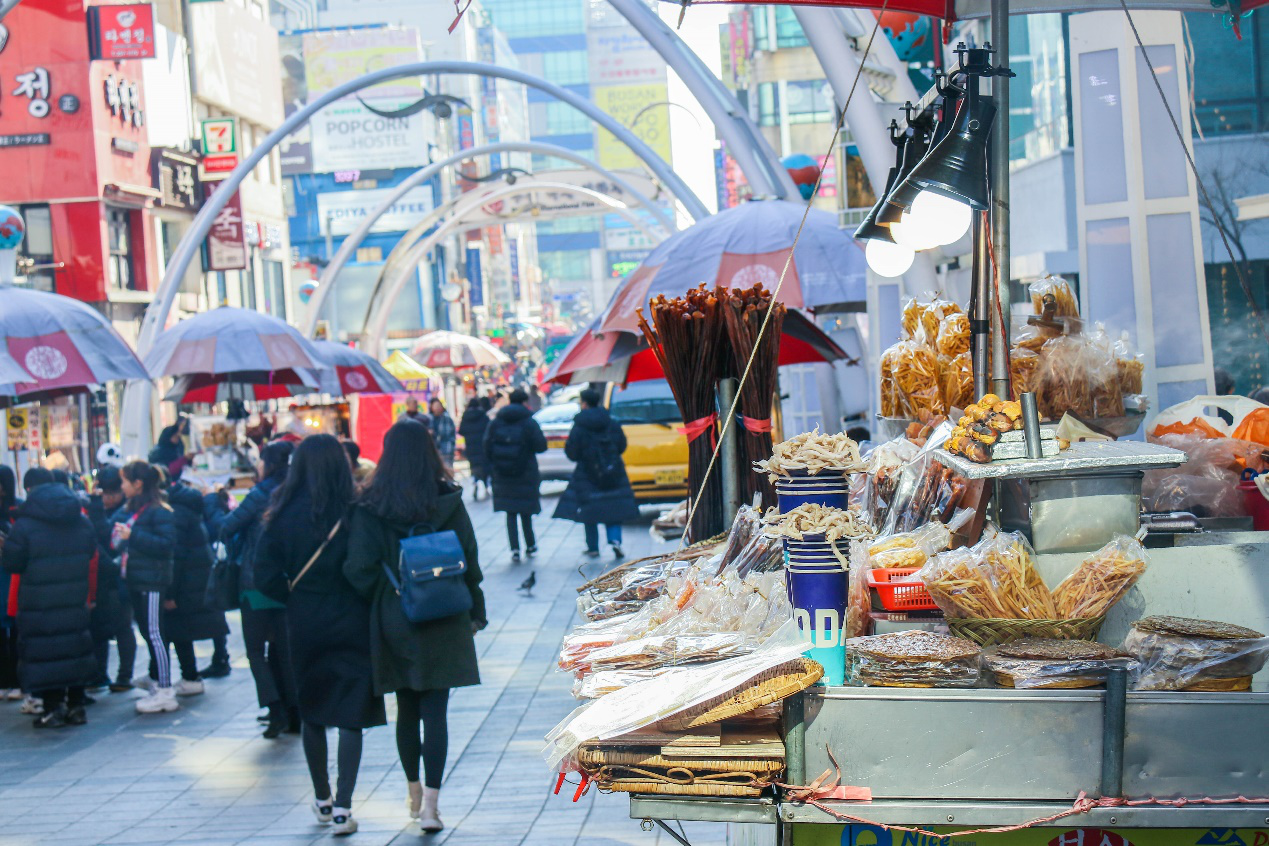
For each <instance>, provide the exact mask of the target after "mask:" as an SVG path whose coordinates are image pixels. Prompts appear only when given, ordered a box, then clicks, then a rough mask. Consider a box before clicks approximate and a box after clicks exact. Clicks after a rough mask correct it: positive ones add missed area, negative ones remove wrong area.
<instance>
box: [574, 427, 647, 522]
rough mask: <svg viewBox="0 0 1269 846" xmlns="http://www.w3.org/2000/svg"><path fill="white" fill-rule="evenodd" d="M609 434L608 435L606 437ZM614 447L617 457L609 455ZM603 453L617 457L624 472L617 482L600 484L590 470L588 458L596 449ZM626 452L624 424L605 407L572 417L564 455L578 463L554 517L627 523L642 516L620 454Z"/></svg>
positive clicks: (575, 520) (582, 520)
mask: <svg viewBox="0 0 1269 846" xmlns="http://www.w3.org/2000/svg"><path fill="white" fill-rule="evenodd" d="M605 436H606V437H605ZM609 449H611V450H612V451H613V452H615V456H609V455H607V451H608V450H609ZM596 451H598V452H603V453H604V454H605V457H607V458H615V460H616V461H617V463H618V464H619V465H620V468H621V472H620V473H619V474H616V475H617V476H619V479H618V480H617V481H616V483H615V484H613V483H610V484H609V485H607V486H601V485H600V484H599V481H598V480H597V479H595V478H593V477H592V474H591V473H590V472H588V466H589V465H588V462H587V460H586V459H587V457H588V456H589V455H591V454H592V453H593V452H596ZM625 451H626V433H625V432H623V431H622V430H621V424H620V423H618V422H617V421H615V420H613V419H612V416H611V415H610V414H609V413H608V409H606V408H585V409H582V410H581V411H580V412H578V414H577V416H576V417H574V418H573V428H572V429H570V430H569V433H568V441H567V442H566V443H565V444H564V454H565V455H567V456H568V457H569V459H571V460H572V461H574V462H575V463H576V464H577V468H576V469H575V470H574V471H573V477H572V479H570V480H569V483H568V489H567V490H566V491H564V494H563V496H561V497H560V501H559V504H558V505H557V506H556V507H555V516H556V517H558V518H560V519H562V520H573V521H574V522H577V523H624V522H626V521H627V520H634V519H635V518H637V517H638V516H639V505H638V504H637V503H636V502H635V497H634V490H633V489H632V488H631V487H630V479H629V477H627V476H626V465H625V462H624V461H622V460H621V454H622V453H623V452H625Z"/></svg>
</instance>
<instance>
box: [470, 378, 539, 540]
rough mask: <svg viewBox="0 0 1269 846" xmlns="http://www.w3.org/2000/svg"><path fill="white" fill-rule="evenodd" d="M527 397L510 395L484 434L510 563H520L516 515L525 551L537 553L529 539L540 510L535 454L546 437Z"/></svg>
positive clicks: (496, 508) (520, 391)
mask: <svg viewBox="0 0 1269 846" xmlns="http://www.w3.org/2000/svg"><path fill="white" fill-rule="evenodd" d="M528 399H529V395H528V394H526V393H525V392H524V390H523V389H521V388H516V389H515V390H514V391H512V392H511V396H510V402H508V403H507V404H506V405H504V406H503V407H502V408H500V409H499V410H498V413H497V415H495V416H494V419H493V422H492V423H490V424H489V430H488V431H487V432H485V459H486V460H487V461H488V462H489V466H490V469H492V470H493V501H494V511H505V512H507V541H508V542H509V543H510V544H511V561H512V563H516V562H519V560H520V536H519V534H517V532H516V516H517V515H519V518H520V524H521V526H522V527H523V528H524V543H525V547H526V548H525V552H526V553H528V554H529V555H533V554H535V553H536V552H537V551H538V543H537V539H536V538H534V536H533V515H534V514H537V513H539V512H540V511H541V510H542V499H541V494H540V491H539V488H541V487H542V474H541V473H539V472H538V455H537V454H538V453H540V452H546V436H545V435H543V434H542V428H541V427H540V426H538V421H536V420H534V419H533V412H531V411H529V409H528V407H526V406H525V403H526V402H527V401H528Z"/></svg>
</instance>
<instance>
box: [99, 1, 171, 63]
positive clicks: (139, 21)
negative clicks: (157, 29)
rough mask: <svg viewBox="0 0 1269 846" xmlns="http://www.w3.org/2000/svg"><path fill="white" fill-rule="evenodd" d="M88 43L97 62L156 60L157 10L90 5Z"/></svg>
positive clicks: (139, 5)
mask: <svg viewBox="0 0 1269 846" xmlns="http://www.w3.org/2000/svg"><path fill="white" fill-rule="evenodd" d="M88 41H89V46H90V49H91V52H92V57H93V58H94V59H106V60H109V61H116V62H117V61H120V60H123V59H153V58H154V55H155V53H154V7H153V6H151V5H150V4H148V3H132V4H128V5H126V6H89V7H88Z"/></svg>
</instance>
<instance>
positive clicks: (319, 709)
mask: <svg viewBox="0 0 1269 846" xmlns="http://www.w3.org/2000/svg"><path fill="white" fill-rule="evenodd" d="M352 498H353V480H352V470H351V468H350V467H349V464H348V459H347V454H346V453H345V452H344V449H343V447H342V446H341V445H340V443H339V441H338V440H337V439H335V438H334V437H332V436H330V435H312V436H310V437H308V438H306V439H304V441H302V442H301V443H300V445H299V446H298V447H297V448H296V450H295V453H294V454H293V456H292V458H291V469H290V471H289V473H288V474H287V478H286V482H285V483H284V484H283V485H282V487H281V488H279V489H278V491H277V493H276V494H274V497H273V501H272V503H271V504H270V506H269V511H268V513H267V514H266V515H265V529H264V534H263V535H262V536H261V538H260V544H259V546H258V548H257V550H256V561H255V576H256V587H257V588H258V589H259V590H261V591H262V592H263V593H264V594H265V596H268V597H269V598H270V599H273V600H275V601H277V602H281V603H284V604H285V605H286V624H287V629H288V631H289V633H290V643H291V665H292V667H293V668H294V671H295V677H296V684H297V687H298V689H299V693H298V699H299V708H300V716H301V718H302V719H303V731H302V734H303V741H304V756H305V758H306V759H307V760H308V768H309V774H310V775H311V776H312V779H313V791H314V794H315V798H314V802H313V812H314V813H315V814H316V815H317V818H318V820H319V821H321V822H331V821H333V822H334V824H335V833H336V834H351V833H352V832H354V831H356V830H357V823H356V821H355V820H354V819H353V818H352V814H351V811H350V809H351V808H352V794H353V788H354V787H355V786H356V784H357V770H358V768H359V767H360V765H361V732H362V729H367V728H371V727H373V726H381V725H384V724H386V723H387V714H386V713H385V711H384V707H383V696H381V695H379V694H377V693H376V692H375V690H374V678H373V675H372V672H371V664H370V604H369V603H368V602H367V601H366V600H365V599H363V598H362V597H361V596H359V595H358V594H357V592H356V591H355V590H353V587H352V585H351V584H349V583H348V580H347V579H346V578H345V577H344V574H343V564H344V559H345V558H346V557H347V555H348V521H347V513H348V508H349V506H350V505H351V504H352ZM332 531H333V532H334V534H332ZM315 555H316V557H314V556H315ZM306 568H307V569H306ZM332 727H333V728H337V729H339V751H338V755H337V761H338V767H339V768H338V779H337V781H336V790H335V795H334V796H333V797H332V796H331V791H330V777H329V775H328V773H327V768H326V764H327V746H326V729H327V728H332Z"/></svg>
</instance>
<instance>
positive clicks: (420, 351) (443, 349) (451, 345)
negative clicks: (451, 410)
mask: <svg viewBox="0 0 1269 846" xmlns="http://www.w3.org/2000/svg"><path fill="white" fill-rule="evenodd" d="M410 356H411V357H412V358H413V359H414V360H415V361H417V362H418V363H419V364H421V365H423V366H424V367H433V368H438V369H439V368H449V369H451V370H457V369H459V368H463V367H501V366H502V365H504V364H510V363H511V359H510V357H508V356H507V354H506V353H504V352H503V351H502V350H500V349H498V348H497V347H495V346H494V345H493V344H491V343H489V342H488V341H486V340H483V339H481V338H473V337H472V336H471V335H460V334H459V333H457V332H446V331H444V330H438V331H436V332H429V333H428V334H426V335H424V336H423V337H422V338H419V339H418V341H417V342H415V344H414V347H413V348H412V349H411V350H410Z"/></svg>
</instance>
